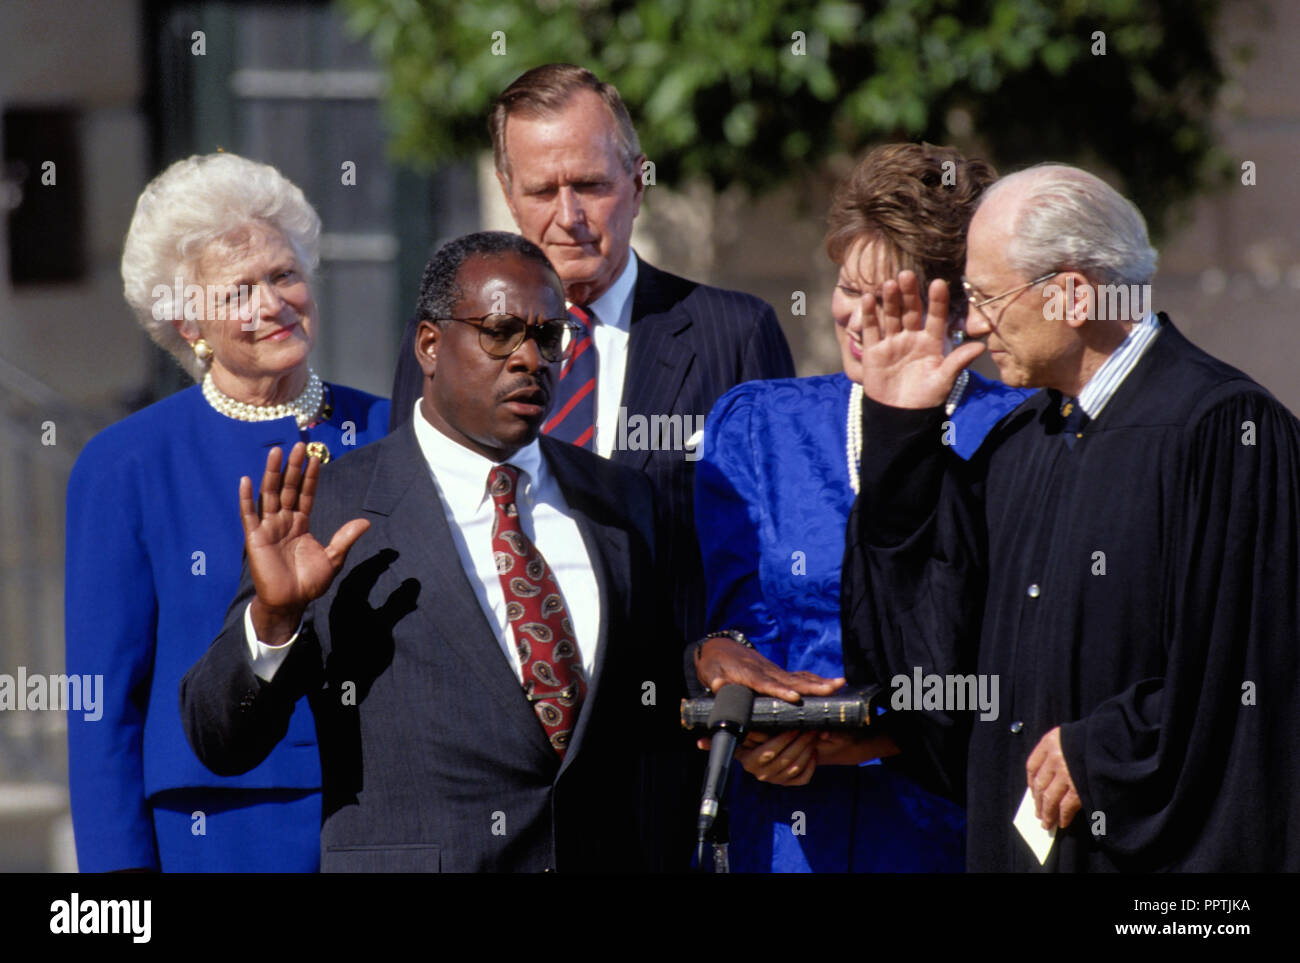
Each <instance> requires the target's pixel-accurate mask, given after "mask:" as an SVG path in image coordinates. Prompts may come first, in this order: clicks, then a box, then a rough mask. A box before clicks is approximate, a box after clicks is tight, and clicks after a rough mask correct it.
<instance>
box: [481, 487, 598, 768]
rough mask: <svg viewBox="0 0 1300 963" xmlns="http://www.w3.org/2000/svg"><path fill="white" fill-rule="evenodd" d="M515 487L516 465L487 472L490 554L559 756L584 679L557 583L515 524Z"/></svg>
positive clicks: (532, 697)
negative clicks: (492, 512) (493, 507)
mask: <svg viewBox="0 0 1300 963" xmlns="http://www.w3.org/2000/svg"><path fill="white" fill-rule="evenodd" d="M518 487H519V469H518V468H516V467H515V466H514V465H497V466H495V467H494V468H493V469H492V470H491V471H490V472H488V494H489V495H491V496H492V501H493V502H494V503H495V504H496V509H497V510H496V517H495V518H494V519H493V521H492V554H493V556H494V557H495V558H496V563H497V577H498V578H499V579H501V588H502V590H503V591H504V592H505V596H506V618H507V619H508V620H509V622H510V626H511V628H512V629H514V634H515V651H516V653H517V654H518V656H519V667H520V669H521V674H522V676H523V681H524V696H525V698H527V699H528V702H529V704H530V705H531V706H532V707H533V711H534V712H535V713H537V721H538V722H540V723H541V724H542V730H543V731H544V732H545V733H546V738H547V739H548V740H549V741H550V743H551V747H552V748H553V749H554V750H555V751H556V752H557V753H559V754H560V758H561V759H563V758H564V754H565V752H566V751H567V750H568V748H569V739H570V738H571V737H572V735H573V728H574V725H575V724H576V723H577V720H578V712H579V710H581V709H582V700H583V699H584V698H585V697H586V694H587V682H586V680H585V679H584V678H583V674H582V658H581V654H580V653H579V651H578V640H577V637H576V636H575V635H574V634H573V622H572V620H571V619H570V618H569V610H568V608H567V607H566V606H565V604H564V597H563V596H562V595H560V586H559V583H558V582H556V581H555V575H554V573H552V572H551V567H550V566H549V565H547V564H546V559H544V558H543V557H542V553H541V552H539V551H538V550H537V546H536V545H534V544H533V542H532V540H531V539H530V538H529V537H528V536H527V535H525V534H524V530H523V528H522V527H521V526H520V524H519V506H518V505H516V504H515V492H516V489H517V488H518Z"/></svg>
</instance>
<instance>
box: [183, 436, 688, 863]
mask: <svg viewBox="0 0 1300 963" xmlns="http://www.w3.org/2000/svg"><path fill="white" fill-rule="evenodd" d="M541 443H542V452H543V456H544V457H545V458H546V462H547V465H548V466H549V467H550V469H551V470H552V471H554V472H555V475H556V478H557V480H558V482H559V484H560V487H561V490H562V491H563V492H564V495H565V498H566V500H567V501H568V503H569V506H570V508H571V509H572V511H573V513H574V515H575V517H576V520H577V522H578V527H579V529H580V531H581V532H582V536H583V539H584V542H585V543H586V546H587V550H588V553H589V555H590V557H591V560H592V565H593V568H594V569H595V574H596V579H597V582H598V584H599V586H600V593H601V633H600V643H599V648H598V650H597V653H596V660H595V669H594V672H593V675H592V678H591V680H590V687H589V692H588V696H587V700H586V702H585V703H584V705H583V708H582V713H581V715H580V717H579V720H578V724H577V728H576V731H575V734H574V737H573V741H572V744H571V746H570V748H569V750H568V753H567V755H566V757H565V759H564V761H563V764H561V763H560V761H559V758H558V756H557V755H556V754H555V752H554V751H553V750H552V749H551V748H550V746H549V744H548V742H547V740H546V738H545V736H544V734H543V732H542V728H541V726H540V725H539V723H538V721H537V719H536V717H535V715H534V714H533V712H532V710H531V708H530V707H529V705H528V703H527V701H526V700H525V698H524V695H523V691H522V689H521V687H520V685H519V682H518V679H517V678H516V677H515V675H514V672H513V671H512V669H511V667H510V666H509V665H508V664H507V662H506V660H505V658H504V656H503V654H502V652H501V649H500V646H499V645H498V642H497V638H496V634H495V631H494V630H493V629H492V628H491V627H490V626H489V624H488V621H487V620H486V619H485V618H484V616H483V613H482V610H481V609H480V608H479V604H478V601H477V599H476V598H475V596H474V593H473V590H472V589H471V587H470V583H469V581H468V578H467V576H466V574H465V572H464V570H463V568H462V565H461V562H460V558H459V555H458V554H457V552H456V549H455V546H454V544H453V542H452V539H451V533H450V530H449V527H448V524H447V521H446V519H445V517H444V514H443V510H442V507H441V505H440V503H439V500H438V495H437V490H436V488H435V487H434V485H433V482H432V479H431V478H430V477H429V472H428V468H427V465H426V463H425V462H424V459H423V457H422V455H421V452H420V450H419V446H418V444H417V442H416V439H415V432H414V428H413V427H412V426H411V425H410V424H406V425H404V426H402V427H401V428H400V429H399V430H397V431H396V432H394V433H393V434H390V435H389V436H388V437H387V438H385V439H383V440H382V441H380V442H377V443H376V444H374V445H372V446H370V447H368V448H365V449H362V450H361V451H358V452H355V453H353V454H352V455H350V456H349V457H348V458H345V459H340V460H339V461H338V462H336V463H334V464H332V465H330V466H328V468H326V470H325V471H324V472H323V473H322V476H321V479H320V486H319V488H318V491H317V496H316V500H315V504H314V506H313V509H312V518H311V529H312V531H313V533H314V534H315V535H316V537H317V538H318V539H320V540H321V541H322V542H324V541H326V540H327V539H328V538H329V537H330V536H331V535H332V534H333V533H334V532H335V531H336V530H337V529H338V527H339V526H340V525H341V524H343V523H344V522H346V521H348V520H349V519H352V518H356V517H362V518H367V519H369V520H370V523H371V527H370V529H369V530H368V531H367V532H366V533H365V534H364V535H363V536H362V537H361V538H360V539H359V540H358V542H357V543H356V544H355V545H354V546H353V548H352V550H351V552H350V553H349V555H348V558H347V561H346V563H345V565H344V567H343V570H342V571H341V572H340V573H339V575H338V577H337V578H336V579H335V581H334V584H333V585H332V586H331V588H330V590H329V591H328V592H327V593H326V594H325V595H324V596H322V597H321V598H320V599H317V600H316V601H315V602H314V603H313V604H312V605H311V606H310V607H309V609H308V611H307V613H306V616H305V620H304V627H303V630H302V634H301V635H300V637H299V638H298V640H297V641H296V642H295V643H294V646H293V649H292V651H291V654H290V656H289V657H288V658H287V659H286V660H285V662H284V664H283V665H282V666H281V668H280V670H279V672H277V674H276V676H275V678H274V680H273V681H272V682H270V683H267V682H264V681H262V680H260V679H258V678H257V677H256V676H255V675H254V674H253V672H252V669H251V666H250V662H249V658H248V653H247V644H246V641H245V636H244V630H243V611H244V607H245V604H246V603H247V602H248V601H249V600H250V599H251V598H252V595H253V590H252V585H251V579H250V577H249V574H248V570H247V566H245V571H244V577H243V580H242V582H241V586H240V591H239V595H238V597H237V598H236V599H235V601H234V603H233V604H232V605H231V608H230V610H229V612H228V614H227V619H226V625H225V628H224V629H223V631H222V633H221V635H220V636H219V637H218V638H217V639H216V641H215V642H214V643H213V645H212V647H211V648H210V649H209V650H208V652H207V654H206V655H205V656H204V657H203V658H202V659H201V660H200V661H199V662H198V663H196V664H195V665H194V666H193V668H191V669H190V671H189V672H188V673H187V674H186V676H185V678H184V680H183V681H182V683H181V713H182V717H183V719H184V722H185V729H186V733H187V735H188V737H189V739H190V742H191V744H192V746H193V747H194V750H195V752H197V753H198V755H199V757H200V758H201V759H202V760H203V762H204V763H205V764H206V765H208V766H209V767H211V768H212V769H213V770H215V771H217V772H219V773H233V772H242V771H244V770H247V769H249V768H251V767H253V766H255V765H256V764H257V763H258V762H259V761H260V760H261V759H262V758H264V757H265V756H266V755H267V753H269V752H270V751H271V749H272V748H273V747H274V746H275V744H276V743H277V742H278V741H279V740H280V738H281V737H282V736H283V735H284V733H285V728H286V724H287V721H288V717H289V713H290V711H291V710H292V708H293V704H294V701H295V700H296V699H297V698H298V697H299V696H300V695H301V694H302V693H304V692H306V693H307V694H308V695H309V697H310V698H311V700H312V708H313V711H314V713H315V716H316V719H317V726H318V729H319V743H320V749H321V768H322V774H323V783H324V808H323V826H322V830H321V868H322V870H323V871H325V872H329V871H344V872H346V871H369V870H387V871H413V870H421V871H423V870H443V871H480V870H488V871H492V870H498V871H539V870H544V869H550V868H554V869H559V870H562V871H563V870H577V871H589V870H595V871H618V870H639V869H642V868H644V866H645V865H646V860H647V854H646V853H645V851H644V848H643V847H644V844H643V843H642V842H641V840H642V838H643V837H644V838H648V839H653V838H655V834H654V832H648V833H647V831H646V827H644V826H642V825H641V824H640V823H639V810H638V807H637V805H636V800H637V798H638V795H639V794H640V793H641V791H642V786H641V783H640V780H641V756H640V752H641V749H642V748H643V747H644V746H645V745H646V744H647V743H648V741H649V740H651V739H653V738H655V737H656V736H657V735H658V734H659V732H661V731H662V729H660V728H658V727H659V726H660V725H661V724H662V723H664V722H670V721H671V719H672V715H673V712H674V711H675V706H674V705H673V704H672V702H670V701H666V700H656V701H657V706H654V707H651V706H647V705H646V704H645V703H646V702H647V699H646V698H645V697H644V696H645V693H646V691H647V689H646V687H645V685H644V684H645V682H647V681H655V682H656V684H657V686H659V687H662V688H663V689H665V690H670V689H673V688H674V682H675V680H669V679H666V678H656V673H657V672H659V671H665V672H669V671H670V670H668V669H667V668H666V667H664V666H663V663H662V660H657V665H658V668H655V667H652V666H651V665H650V662H651V656H652V655H653V654H654V653H657V652H658V651H659V649H660V648H661V647H662V646H663V644H664V640H663V639H661V638H656V636H655V626H656V625H662V624H663V618H662V609H661V608H660V607H658V606H656V604H655V601H656V600H655V599H654V597H653V594H652V593H650V592H646V591H634V588H635V587H639V586H646V585H650V584H651V581H652V568H653V564H654V563H653V557H652V552H653V538H654V534H653V530H652V526H651V519H652V518H653V496H652V493H651V489H650V486H649V484H648V483H647V482H646V480H645V478H644V477H643V476H642V475H640V474H638V473H636V472H632V471H629V470H627V469H626V468H623V467H620V466H617V465H612V464H610V463H609V462H607V461H604V460H603V459H601V458H598V457H596V456H595V455H592V454H591V453H589V452H586V451H583V450H580V449H577V448H574V447H572V446H570V445H567V444H563V443H560V442H554V441H552V440H550V439H547V438H543V439H542V440H541ZM541 548H542V551H543V553H544V552H545V550H546V549H545V546H541ZM668 631H671V630H668Z"/></svg>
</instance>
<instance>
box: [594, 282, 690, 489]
mask: <svg viewBox="0 0 1300 963" xmlns="http://www.w3.org/2000/svg"><path fill="white" fill-rule="evenodd" d="M667 277H668V276H667V275H665V274H664V273H663V272H662V271H660V270H658V269H657V268H655V267H652V266H651V265H649V264H647V263H646V262H645V261H639V262H638V264H637V278H636V289H635V291H634V292H633V296H632V330H631V335H630V339H629V341H628V352H627V370H626V374H625V375H624V377H623V408H624V409H625V410H626V413H627V417H629V418H630V417H632V416H633V415H641V416H643V417H645V418H646V419H647V421H648V420H649V419H650V418H651V416H653V415H668V414H671V413H672V412H673V410H674V408H675V406H676V402H677V396H678V395H679V394H680V393H681V390H682V383H683V382H684V381H685V379H686V373H687V371H689V370H690V367H691V362H692V361H694V360H695V352H694V351H693V350H692V349H691V348H690V347H689V346H687V345H686V344H685V343H684V342H683V341H682V340H681V339H680V338H679V335H680V334H681V333H682V332H683V331H685V330H686V329H687V328H689V327H690V326H691V324H692V321H691V318H690V316H689V315H688V314H687V313H686V312H685V311H682V310H680V309H679V308H678V307H677V301H676V299H675V298H674V297H673V296H672V295H671V294H670V292H669V291H668V290H667V287H668V285H667ZM651 450H652V446H649V445H647V446H646V449H645V450H639V451H629V450H626V448H625V446H623V445H621V444H616V445H615V448H614V452H613V455H612V457H611V461H614V462H617V463H619V464H622V465H629V466H631V467H633V468H640V469H644V468H645V466H646V464H647V463H648V462H649V460H650V454H651Z"/></svg>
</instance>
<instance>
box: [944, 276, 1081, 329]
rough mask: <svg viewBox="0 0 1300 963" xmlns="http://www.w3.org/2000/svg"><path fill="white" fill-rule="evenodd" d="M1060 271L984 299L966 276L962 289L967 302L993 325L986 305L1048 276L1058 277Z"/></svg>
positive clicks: (962, 281) (963, 279)
mask: <svg viewBox="0 0 1300 963" xmlns="http://www.w3.org/2000/svg"><path fill="white" fill-rule="evenodd" d="M1060 273H1061V272H1060V271H1049V272H1048V273H1047V274H1044V275H1043V276H1042V277H1038V278H1034V279H1033V280H1032V281H1026V282H1025V283H1024V284H1022V285H1020V286H1019V287H1016V288H1011V289H1010V290H1009V291H1003V292H1002V293H1001V294H995V295H993V296H992V297H990V298H983V300H980V297H981V292H980V290H979V289H978V288H976V287H975V285H973V284H971V283H970V281H968V280H967V279H966V278H962V279H961V289H962V291H964V292H965V293H966V303H967V304H968V305H969V306H970V307H972V308H974V309H975V310H976V311H978V312H979V313H980V314H981V315H983V316H984V320H985V321H987V322H988V323H989V324H990V325H992V324H993V319H992V318H990V317H989V314H988V312H987V311H985V310H984V307H985V305H988V304H992V303H993V302H994V301H1001V300H1002V299H1003V298H1009V297H1011V295H1013V294H1019V293H1020V292H1021V291H1024V290H1025V289H1026V288H1032V287H1033V286H1034V285H1035V284H1042V283H1043V282H1044V281H1046V280H1047V279H1048V278H1051V277H1056V275H1058V274H1060Z"/></svg>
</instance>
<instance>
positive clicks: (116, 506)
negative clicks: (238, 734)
mask: <svg viewBox="0 0 1300 963" xmlns="http://www.w3.org/2000/svg"><path fill="white" fill-rule="evenodd" d="M319 237H320V218H319V217H318V216H317V214H316V212H315V210H313V209H312V207H311V205H310V204H309V203H308V202H307V200H306V198H304V197H303V194H302V191H301V190H299V189H298V188H297V187H296V186H294V185H293V184H292V183H290V182H289V181H288V180H286V179H285V178H284V176H283V175H281V174H280V172H279V171H277V170H276V169H275V168H273V167H270V166H268V165H266V164H260V163H257V162H255V161H251V160H247V159H245V158H243V157H239V156H236V155H234V154H225V153H220V154H209V155H207V156H203V157H197V156H196V157H190V158H188V159H187V160H182V161H178V162H176V163H175V164H172V165H171V166H170V167H169V168H167V170H165V171H164V172H163V173H162V174H160V175H159V176H158V177H157V178H155V179H154V180H153V181H152V182H151V183H150V184H149V185H148V186H147V187H146V188H145V189H144V192H143V193H142V194H141V195H140V198H139V200H138V202H137V203H136V209H135V215H134V217H133V218H132V220H131V227H130V230H129V231H128V233H127V238H126V246H125V249H124V251H123V255H122V279H123V282H124V286H125V293H126V299H127V301H128V303H129V304H130V305H131V307H132V309H133V310H134V311H135V313H136V315H137V316H138V317H139V319H140V322H141V324H142V325H143V326H144V328H145V330H146V331H147V332H148V333H149V336H150V337H151V338H153V340H154V341H155V342H157V343H158V344H159V345H160V346H162V347H163V348H165V349H166V350H167V351H169V352H170V353H171V354H172V355H173V356H175V358H176V359H177V360H178V361H179V362H180V364H181V366H182V367H184V368H185V370H186V371H187V372H189V374H190V375H191V376H192V377H193V378H194V379H195V381H196V382H199V384H196V385H194V386H193V387H191V388H188V389H186V390H184V391H181V392H178V393H177V394H174V395H172V396H171V397H169V398H166V399H164V400H162V401H160V402H158V403H157V404H154V405H151V406H150V407H148V408H145V409H144V410H142V411H139V412H137V413H136V414H134V415H131V416H130V417H129V418H126V419H124V420H123V421H121V422H119V423H118V424H116V425H113V426H112V427H110V428H108V429H106V430H105V431H103V432H101V433H100V434H98V435H97V436H95V437H94V438H93V439H91V441H90V442H89V443H88V444H87V445H86V447H85V449H84V450H83V451H82V452H81V455H80V457H79V458H78V459H77V464H76V466H75V467H74V468H73V471H72V477H71V479H70V481H69V483H68V514H67V595H66V633H67V671H68V672H69V673H70V674H71V673H77V674H88V675H91V676H99V677H101V678H102V680H103V681H102V692H103V696H102V698H101V707H102V715H101V717H100V718H98V719H95V720H93V721H92V720H90V719H87V718H85V717H84V716H85V715H86V714H85V713H81V712H75V713H69V719H68V746H69V778H70V784H71V795H72V817H73V826H74V829H75V833H76V841H77V859H78V864H79V866H80V869H81V870H82V871H83V872H103V871H112V870H129V869H145V870H162V871H181V872H206V871H216V872H257V871H300V872H311V871H314V870H316V868H317V866H318V861H319V830H320V808H321V804H320V784H321V777H320V761H319V757H318V754H317V749H316V731H315V723H314V721H313V718H312V715H311V711H310V709H309V708H308V706H307V704H306V700H305V699H304V700H303V701H302V702H301V703H300V704H299V705H298V707H297V709H296V710H295V712H294V714H293V716H292V718H291V719H290V721H289V725H288V733H287V736H286V738H284V739H282V740H281V741H280V743H279V745H278V746H277V747H276V749H275V750H274V751H273V752H272V753H271V755H270V756H269V757H268V758H267V759H266V761H265V762H263V763H262V764H261V765H260V766H258V767H256V768H255V769H253V770H251V771H249V772H247V773H245V774H244V775H241V776H237V777H225V776H218V775H215V774H213V773H212V772H210V771H208V770H207V769H206V768H204V767H203V765H202V764H201V763H200V762H199V760H198V759H197V757H196V756H195V755H194V753H193V752H192V751H191V750H190V747H189V745H188V744H187V743H186V740H185V735H184V730H183V729H182V727H181V721H180V713H179V708H178V696H177V690H178V686H179V684H180V679H181V676H182V675H183V674H184V673H185V670H186V669H188V668H189V667H190V665H192V664H193V663H194V662H195V660H196V659H198V658H199V656H201V655H202V654H203V652H204V651H205V650H206V648H207V646H208V643H209V642H210V641H211V640H212V639H213V638H215V637H216V636H217V634H218V633H219V632H220V630H221V627H222V624H223V621H224V619H225V615H226V608H227V606H228V605H229V603H230V599H231V598H233V597H234V595H235V593H236V589H237V587H238V582H239V575H240V567H241V558H242V546H243V533H242V531H241V527H240V523H239V516H238V510H237V506H236V505H235V504H234V502H233V501H232V500H231V497H230V493H231V492H232V491H234V490H236V488H237V487H238V484H239V479H240V478H241V477H242V476H245V475H247V476H249V477H253V478H257V477H260V476H261V472H262V470H263V468H264V464H265V461H266V454H267V451H268V450H269V449H270V448H272V447H274V446H279V447H280V448H281V449H282V450H286V451H287V450H288V449H289V448H291V447H292V446H293V445H294V443H296V442H298V441H305V442H307V444H308V452H309V454H312V455H315V456H317V457H319V458H320V459H321V460H322V461H328V460H329V459H330V458H332V457H337V456H339V455H342V454H344V453H346V452H347V451H349V450H350V449H351V448H353V447H356V446H359V445H364V444H366V443H367V442H369V441H373V440H375V439H377V438H380V437H382V436H383V435H384V433H385V431H386V429H387V424H388V402H387V401H386V400H384V399H382V398H377V397H375V396H373V395H369V394H365V393H364V392H360V391H355V390H353V389H351V388H347V387H344V386H342V385H330V384H325V383H324V382H322V381H321V380H320V378H319V377H318V376H317V375H316V373H315V372H314V371H312V369H311V368H310V367H309V366H308V357H309V355H310V353H311V349H312V344H313V342H314V340H315V337H316V330H317V327H318V325H319V315H318V313H317V309H316V302H315V300H314V299H313V297H312V289H311V278H312V272H313V271H314V270H315V268H316V266H317V263H318V261H319V254H318V245H319ZM264 684H266V683H263V682H261V681H260V680H259V679H258V678H257V676H256V675H255V674H254V671H253V669H251V668H250V671H249V673H248V685H249V688H250V691H251V690H253V689H255V688H256V687H258V686H260V685H264Z"/></svg>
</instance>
